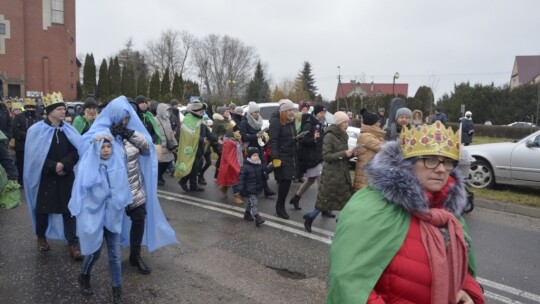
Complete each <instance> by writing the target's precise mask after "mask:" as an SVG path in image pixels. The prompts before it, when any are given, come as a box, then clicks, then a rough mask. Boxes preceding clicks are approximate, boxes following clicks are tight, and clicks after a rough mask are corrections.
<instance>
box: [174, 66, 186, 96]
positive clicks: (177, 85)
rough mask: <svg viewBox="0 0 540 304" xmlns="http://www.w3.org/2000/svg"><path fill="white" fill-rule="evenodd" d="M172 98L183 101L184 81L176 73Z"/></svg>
mask: <svg viewBox="0 0 540 304" xmlns="http://www.w3.org/2000/svg"><path fill="white" fill-rule="evenodd" d="M172 98H176V99H178V100H183V99H184V80H183V79H182V76H180V75H178V73H174V80H173V85H172Z"/></svg>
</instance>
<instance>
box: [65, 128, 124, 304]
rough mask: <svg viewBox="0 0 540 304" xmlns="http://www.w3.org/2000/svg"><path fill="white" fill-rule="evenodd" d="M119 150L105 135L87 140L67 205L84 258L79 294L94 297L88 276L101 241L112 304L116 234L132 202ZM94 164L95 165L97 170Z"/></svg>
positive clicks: (117, 271) (117, 288)
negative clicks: (110, 286)
mask: <svg viewBox="0 0 540 304" xmlns="http://www.w3.org/2000/svg"><path fill="white" fill-rule="evenodd" d="M83 140H88V138H87V137H83ZM121 149H122V147H121V146H120V144H119V143H118V142H116V141H114V139H113V137H112V135H111V134H110V133H109V132H106V131H105V132H103V134H102V135H98V136H95V137H94V138H93V139H91V144H90V146H89V148H88V149H86V150H85V151H81V152H82V153H83V154H82V156H81V160H80V162H79V165H78V167H77V171H78V172H77V175H76V178H75V182H74V186H73V193H72V196H71V200H70V202H69V209H70V211H71V214H73V215H74V216H76V217H77V232H78V235H79V238H80V243H81V251H82V254H83V255H84V256H85V259H84V262H83V265H82V269H81V273H80V275H79V277H78V281H79V287H80V290H81V293H82V294H83V295H85V296H89V295H92V294H93V293H94V291H93V290H92V287H91V285H90V274H91V272H92V268H93V266H94V264H95V263H96V262H97V261H98V260H99V258H100V256H101V247H102V243H103V240H104V239H105V241H106V242H107V251H108V257H109V271H110V274H111V280H112V291H113V301H114V303H119V302H120V301H121V297H122V287H121V286H122V269H121V248H120V241H121V238H120V233H121V231H122V220H123V216H124V212H125V211H124V208H125V207H126V206H127V205H128V204H129V203H130V202H131V200H132V196H131V191H130V188H129V182H128V178H127V170H126V164H125V161H124V159H123V154H122V153H120V152H121V151H120V150H121ZM96 164H99V167H98V168H97V170H96V169H95V168H96Z"/></svg>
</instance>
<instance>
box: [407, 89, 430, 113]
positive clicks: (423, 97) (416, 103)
mask: <svg viewBox="0 0 540 304" xmlns="http://www.w3.org/2000/svg"><path fill="white" fill-rule="evenodd" d="M407 106H408V107H409V108H410V109H411V110H412V111H414V110H420V111H422V113H424V117H427V116H428V115H430V114H431V113H430V111H431V109H433V106H434V96H433V92H432V91H431V88H430V87H428V86H421V87H419V88H418V90H417V91H416V94H415V95H414V98H413V99H412V102H411V103H410V104H409V103H407Z"/></svg>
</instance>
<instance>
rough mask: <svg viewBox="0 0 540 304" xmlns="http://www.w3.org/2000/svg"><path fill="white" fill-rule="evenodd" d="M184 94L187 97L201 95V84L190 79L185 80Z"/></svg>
mask: <svg viewBox="0 0 540 304" xmlns="http://www.w3.org/2000/svg"><path fill="white" fill-rule="evenodd" d="M184 95H185V97H186V98H189V97H190V96H201V93H200V91H199V84H198V83H196V82H194V81H191V80H189V79H187V80H186V81H184Z"/></svg>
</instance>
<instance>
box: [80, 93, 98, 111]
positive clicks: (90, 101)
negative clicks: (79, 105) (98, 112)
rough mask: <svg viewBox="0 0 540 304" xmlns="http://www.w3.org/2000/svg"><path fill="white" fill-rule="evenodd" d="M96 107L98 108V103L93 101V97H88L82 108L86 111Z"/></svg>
mask: <svg viewBox="0 0 540 304" xmlns="http://www.w3.org/2000/svg"><path fill="white" fill-rule="evenodd" d="M97 107H98V103H97V101H96V100H95V99H94V95H88V97H86V100H85V101H84V105H83V108H84V109H88V108H97Z"/></svg>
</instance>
